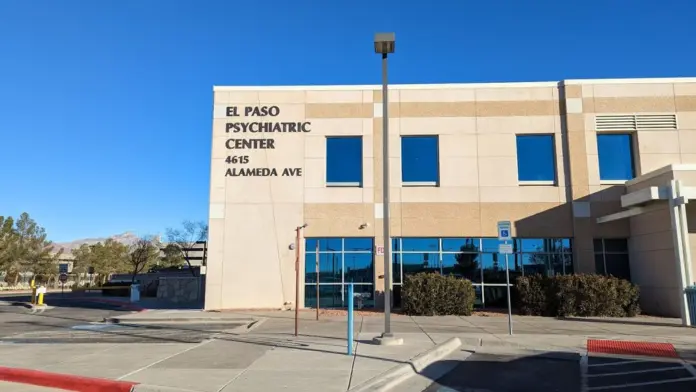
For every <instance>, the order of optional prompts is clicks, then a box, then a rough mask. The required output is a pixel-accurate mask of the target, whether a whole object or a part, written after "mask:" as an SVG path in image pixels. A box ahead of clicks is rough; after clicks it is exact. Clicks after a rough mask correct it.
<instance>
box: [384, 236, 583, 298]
mask: <svg viewBox="0 0 696 392" xmlns="http://www.w3.org/2000/svg"><path fill="white" fill-rule="evenodd" d="M498 245H499V241H498V239H497V238H405V237H404V238H394V239H392V249H393V255H392V276H393V277H394V278H393V284H394V293H395V297H398V295H399V293H400V292H401V284H402V283H403V278H404V277H405V276H408V275H410V274H416V273H419V272H438V273H441V274H443V275H449V274H453V275H455V276H459V277H462V278H466V279H469V280H471V281H472V282H473V283H474V288H475V289H476V296H477V303H478V304H479V305H489V306H498V305H504V304H506V303H507V302H506V301H507V293H506V289H505V286H506V283H505V282H506V276H505V255H504V254H500V253H498ZM513 252H514V253H513V254H511V255H508V259H507V262H508V265H509V269H510V283H511V284H514V282H515V279H516V278H517V277H518V276H524V275H532V274H537V273H539V274H542V275H546V276H554V275H563V274H572V273H573V255H572V241H571V239H569V238H516V239H514V240H513ZM398 305H399V298H395V306H398Z"/></svg>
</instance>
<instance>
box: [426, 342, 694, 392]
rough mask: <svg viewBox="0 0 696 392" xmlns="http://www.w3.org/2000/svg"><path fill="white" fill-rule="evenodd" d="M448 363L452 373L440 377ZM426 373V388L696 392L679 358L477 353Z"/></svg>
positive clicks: (432, 391) (441, 391)
mask: <svg viewBox="0 0 696 392" xmlns="http://www.w3.org/2000/svg"><path fill="white" fill-rule="evenodd" d="M693 351H696V350H693ZM687 354H693V352H691V353H687ZM443 368H444V369H446V370H445V371H447V373H446V374H444V376H441V377H439V375H441V374H442V369H443ZM420 374H421V376H423V377H426V378H429V379H431V380H433V381H432V383H431V384H430V386H428V387H427V388H426V389H425V390H424V392H451V391H476V392H574V391H578V392H579V391H589V392H592V391H599V390H614V389H616V390H620V391H624V392H663V391H665V390H669V391H670V392H693V391H696V370H694V368H693V367H692V366H690V365H689V364H687V363H685V362H684V361H682V360H681V359H679V358H655V357H634V356H623V355H607V354H590V355H589V356H587V357H585V358H583V357H581V356H580V355H578V354H573V353H566V352H545V353H538V354H527V355H519V354H511V353H510V354H506V353H504V352H500V353H486V352H482V353H476V352H474V353H472V354H471V356H469V357H468V358H467V359H466V360H462V361H453V360H450V359H447V360H443V361H438V362H435V363H433V364H431V365H430V366H428V367H426V368H425V369H423V370H422V371H421V372H420Z"/></svg>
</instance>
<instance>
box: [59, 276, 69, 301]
mask: <svg viewBox="0 0 696 392" xmlns="http://www.w3.org/2000/svg"><path fill="white" fill-rule="evenodd" d="M58 280H60V295H61V296H63V295H64V294H65V282H67V281H68V274H66V273H65V272H62V273H61V274H60V275H59V276H58Z"/></svg>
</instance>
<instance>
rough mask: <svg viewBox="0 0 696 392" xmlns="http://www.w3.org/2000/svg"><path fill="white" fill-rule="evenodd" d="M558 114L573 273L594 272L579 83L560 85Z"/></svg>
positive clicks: (585, 146) (587, 174) (587, 175)
mask: <svg viewBox="0 0 696 392" xmlns="http://www.w3.org/2000/svg"><path fill="white" fill-rule="evenodd" d="M561 90H562V92H561V113H560V114H561V118H562V119H563V120H564V121H563V123H564V125H565V126H564V127H563V128H564V129H563V132H564V133H565V135H564V136H565V138H564V139H565V143H566V147H567V148H566V151H567V154H566V156H567V158H566V159H567V161H566V165H567V167H569V170H568V174H569V175H570V187H569V188H570V196H571V199H570V200H571V202H572V203H573V208H571V214H573V238H574V241H573V257H574V265H575V272H576V273H594V272H595V267H594V249H593V233H592V227H593V225H592V220H591V219H592V218H591V213H589V212H590V208H591V204H590V181H589V170H588V167H587V144H586V140H585V135H586V134H585V117H584V114H583V105H582V101H583V100H582V86H579V85H571V86H564V87H562V88H561Z"/></svg>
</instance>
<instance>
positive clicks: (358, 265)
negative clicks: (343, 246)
mask: <svg viewBox="0 0 696 392" xmlns="http://www.w3.org/2000/svg"><path fill="white" fill-rule="evenodd" d="M343 257H344V266H345V281H346V282H347V283H348V282H354V283H372V281H373V279H374V271H373V267H374V264H373V263H372V254H370V253H345V254H344V255H343Z"/></svg>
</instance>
